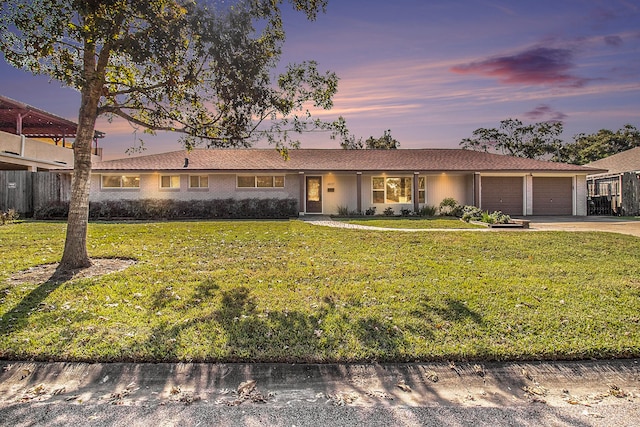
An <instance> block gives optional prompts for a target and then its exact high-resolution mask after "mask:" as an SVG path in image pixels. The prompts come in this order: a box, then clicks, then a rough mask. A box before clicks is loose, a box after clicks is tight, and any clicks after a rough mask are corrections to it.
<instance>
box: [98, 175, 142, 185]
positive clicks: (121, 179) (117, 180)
mask: <svg viewBox="0 0 640 427" xmlns="http://www.w3.org/2000/svg"><path fill="white" fill-rule="evenodd" d="M102 188H140V177H139V176H138V175H122V176H120V175H102Z"/></svg>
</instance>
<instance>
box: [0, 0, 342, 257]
mask: <svg viewBox="0 0 640 427" xmlns="http://www.w3.org/2000/svg"><path fill="white" fill-rule="evenodd" d="M287 2H288V3H290V4H291V5H292V6H293V8H294V9H295V10H298V11H301V12H303V13H305V14H306V16H307V17H308V18H309V19H312V20H313V19H314V18H315V17H316V16H317V13H319V12H322V11H324V9H325V7H326V4H327V2H326V0H288V1H287ZM283 3H284V0H245V1H237V2H232V6H230V7H227V8H226V9H222V8H221V7H219V6H217V5H218V4H219V3H218V2H213V1H204V0H202V1H196V0H100V1H98V0H3V2H2V3H0V36H1V37H0V51H2V53H3V54H4V56H5V59H6V61H7V62H8V63H9V64H11V65H13V66H16V67H18V68H22V69H25V70H27V71H30V72H32V73H36V74H44V75H48V76H50V77H51V78H52V79H55V80H58V81H60V82H62V83H64V84H65V85H67V86H69V87H72V88H74V89H77V90H78V91H80V94H81V101H80V106H79V114H78V132H77V137H76V139H75V141H74V175H73V181H72V195H71V202H70V212H69V221H68V229H67V240H66V243H65V250H64V254H63V257H62V261H61V267H63V268H75V267H83V266H87V265H89V264H90V260H89V257H88V255H87V251H86V228H87V218H88V197H89V179H90V171H91V140H92V137H93V134H94V129H95V122H96V118H97V117H98V116H101V115H106V116H108V117H110V118H114V117H121V118H124V119H126V120H128V121H129V122H131V123H133V124H135V125H136V126H139V127H141V128H142V129H144V130H145V131H146V132H149V133H154V132H156V131H160V130H167V131H175V132H178V133H179V134H180V135H181V136H182V138H181V139H182V142H183V143H184V144H185V146H186V147H187V148H191V147H193V146H194V145H196V144H198V143H200V142H203V141H204V142H205V143H206V144H207V145H208V146H211V147H237V146H248V145H250V144H251V143H252V142H253V141H254V140H255V139H257V138H266V139H267V140H269V141H270V142H272V143H274V144H275V146H276V147H278V148H280V149H282V150H283V151H284V150H285V149H286V147H287V146H295V145H297V141H296V140H295V137H294V136H293V135H295V133H298V132H304V131H308V130H314V129H322V130H334V131H338V132H340V131H342V132H344V131H345V130H346V127H344V121H343V120H341V121H339V123H340V125H341V126H336V124H335V123H330V122H324V121H321V120H318V119H313V118H312V117H311V113H310V109H312V108H313V107H316V108H323V109H329V108H331V106H332V97H333V95H334V94H335V93H336V91H337V83H338V78H337V76H336V75H335V74H334V73H332V72H324V73H323V72H320V71H319V70H318V68H317V64H316V63H315V62H313V61H308V62H303V63H301V64H291V65H289V66H288V67H287V69H286V71H285V72H284V73H282V74H280V75H279V76H274V69H275V67H276V65H277V64H278V61H279V59H280V56H281V52H282V46H283V43H284V40H285V34H284V29H283V21H282V8H283Z"/></svg>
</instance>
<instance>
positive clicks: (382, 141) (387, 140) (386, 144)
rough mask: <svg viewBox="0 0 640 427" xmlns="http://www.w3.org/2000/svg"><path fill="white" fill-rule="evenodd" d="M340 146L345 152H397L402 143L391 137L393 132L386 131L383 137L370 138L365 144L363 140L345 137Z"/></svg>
mask: <svg viewBox="0 0 640 427" xmlns="http://www.w3.org/2000/svg"><path fill="white" fill-rule="evenodd" d="M340 145H341V146H342V148H344V149H345V150H361V149H364V148H366V149H367V150H395V149H397V148H399V147H400V142H399V141H398V140H396V139H395V138H393V137H392V136H391V130H386V131H384V133H383V135H382V136H381V137H379V138H374V137H373V136H370V137H369V138H367V140H366V141H364V142H363V141H362V138H355V137H354V136H350V135H348V134H347V135H346V137H343V139H342V142H341V144H340Z"/></svg>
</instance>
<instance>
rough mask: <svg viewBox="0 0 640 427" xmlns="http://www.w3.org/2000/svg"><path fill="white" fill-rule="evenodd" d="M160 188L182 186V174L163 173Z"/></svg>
mask: <svg viewBox="0 0 640 427" xmlns="http://www.w3.org/2000/svg"><path fill="white" fill-rule="evenodd" d="M160 188H180V175H162V176H161V177H160Z"/></svg>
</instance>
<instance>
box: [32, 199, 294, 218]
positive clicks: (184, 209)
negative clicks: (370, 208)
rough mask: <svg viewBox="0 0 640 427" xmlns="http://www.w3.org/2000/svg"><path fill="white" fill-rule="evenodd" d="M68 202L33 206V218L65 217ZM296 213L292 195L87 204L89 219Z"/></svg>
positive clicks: (252, 216)
mask: <svg viewBox="0 0 640 427" xmlns="http://www.w3.org/2000/svg"><path fill="white" fill-rule="evenodd" d="M68 214H69V203H68V202H51V203H48V204H46V205H44V206H41V207H40V208H38V209H36V211H35V213H34V218H36V219H64V218H66V217H67V216H68ZM295 216H298V202H297V200H295V199H241V200H236V199H212V200H188V201H186V200H164V199H143V200H106V201H104V202H92V203H90V204H89V218H90V219H94V220H96V219H123V218H127V219H274V218H290V217H295Z"/></svg>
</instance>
